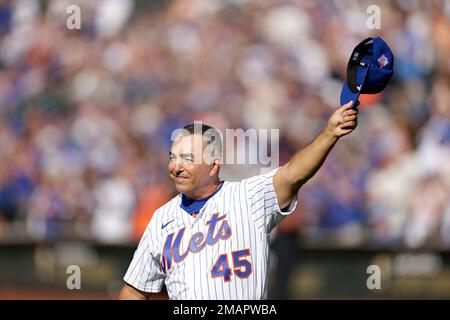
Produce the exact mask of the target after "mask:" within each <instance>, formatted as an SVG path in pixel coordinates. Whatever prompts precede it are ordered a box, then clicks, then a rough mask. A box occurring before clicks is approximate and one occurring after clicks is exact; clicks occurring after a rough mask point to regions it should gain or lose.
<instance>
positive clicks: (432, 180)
mask: <svg viewBox="0 0 450 320" xmlns="http://www.w3.org/2000/svg"><path fill="white" fill-rule="evenodd" d="M373 2H374V1H370V2H365V1H349V0H347V1H337V0H336V1H319V0H315V1H313V0H304V1H300V0H299V1H294V0H283V1H269V0H264V1H263V0H253V1H251V0H228V1H219V0H190V1H184V0H173V1H151V2H146V1H138V0H136V1H124V0H101V1H87V0H86V1H82V0H78V1H76V0H74V1H64V0H62V1H55V0H49V1H34V0H17V1H0V37H1V40H0V68H1V69H0V159H1V161H0V242H1V241H23V240H30V239H31V240H33V241H39V240H58V239H81V240H93V241H100V242H104V243H119V244H122V243H130V242H133V241H136V240H137V239H139V237H140V235H141V234H142V232H143V229H144V228H145V226H146V224H147V222H148V221H149V219H150V218H151V214H152V212H153V211H154V210H155V209H156V208H158V207H159V206H160V205H162V204H163V203H165V202H166V201H167V200H168V199H170V198H171V197H173V196H174V195H175V190H174V188H173V186H172V184H171V182H170V180H169V178H168V176H167V174H166V166H167V160H168V148H169V146H170V142H171V141H170V135H171V133H172V131H173V130H174V129H176V128H179V127H181V126H184V125H185V124H187V123H191V122H193V121H194V120H201V121H203V122H204V123H207V124H210V125H213V126H215V127H217V128H218V129H220V130H223V131H222V132H224V130H225V128H242V129H244V130H245V129H249V128H256V129H260V128H266V129H270V128H278V129H280V146H279V149H280V163H281V164H283V163H284V162H285V161H287V159H289V157H290V156H292V155H293V154H294V152H295V151H296V150H298V149H299V148H300V147H302V146H304V145H305V144H306V143H308V141H309V140H310V139H312V138H313V137H314V136H315V135H316V134H317V133H318V132H319V130H320V129H321V128H322V127H323V125H324V124H325V121H326V119H327V117H328V115H329V114H330V113H331V112H332V110H333V109H334V108H336V107H338V101H339V94H340V89H341V87H342V83H343V80H344V79H345V75H346V73H345V72H346V65H347V62H348V58H349V55H350V53H351V51H352V50H353V47H354V46H355V45H356V44H357V43H359V42H360V41H361V40H363V39H364V38H366V37H368V36H381V37H383V39H385V41H386V42H387V43H388V44H389V45H390V47H391V49H392V51H393V52H394V54H395V74H394V78H393V79H392V81H391V82H390V84H389V86H388V88H387V89H386V90H385V91H384V92H383V93H381V94H378V95H371V96H362V97H361V106H360V115H359V127H358V129H357V130H356V131H355V132H354V133H353V134H352V135H350V136H347V137H345V138H343V142H341V143H338V144H337V145H336V147H335V149H334V150H333V152H332V154H331V155H330V156H329V158H328V159H327V161H326V162H325V164H324V167H323V168H322V169H321V171H320V172H319V173H318V174H317V175H316V176H315V177H314V178H313V179H312V180H311V181H310V182H309V183H308V184H307V185H305V186H304V187H303V188H302V189H301V191H300V193H299V206H298V207H299V208H298V212H297V214H296V215H294V216H293V217H292V218H290V219H287V220H285V222H284V225H282V226H281V227H280V232H283V230H293V229H295V230H299V231H300V233H301V234H302V235H303V237H304V238H305V239H309V240H310V241H313V242H314V241H315V240H317V241H322V240H323V239H325V240H327V239H328V241H329V242H330V243H332V244H336V243H338V244H341V245H349V246H357V245H383V246H396V245H401V246H404V245H406V246H409V247H419V246H424V245H432V246H447V247H449V246H450V161H449V160H450V58H449V57H450V32H449V31H450V2H448V1H414V0H398V1H397V0H392V1H378V2H379V3H378V5H379V7H380V13H381V29H369V28H368V27H367V23H366V22H367V19H368V17H369V14H368V13H367V12H366V9H367V7H368V6H369V5H371V4H373ZM71 4H77V5H79V7H80V9H81V29H80V30H76V29H75V30H69V29H68V28H67V26H66V19H67V17H68V16H69V15H70V14H68V13H67V12H66V8H67V7H68V6H69V5H71ZM257 169H258V168H255V170H253V171H252V170H242V168H241V169H240V168H239V166H238V165H236V166H230V167H225V168H224V170H223V175H224V177H225V178H227V179H241V178H244V177H246V176H248V175H249V174H255V173H257V172H258V170H257Z"/></svg>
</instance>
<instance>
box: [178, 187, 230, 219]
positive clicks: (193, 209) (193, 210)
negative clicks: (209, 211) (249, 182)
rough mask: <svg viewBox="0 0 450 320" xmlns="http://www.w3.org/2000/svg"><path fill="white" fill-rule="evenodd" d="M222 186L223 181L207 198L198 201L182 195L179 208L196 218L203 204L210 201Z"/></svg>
mask: <svg viewBox="0 0 450 320" xmlns="http://www.w3.org/2000/svg"><path fill="white" fill-rule="evenodd" d="M223 184H224V181H220V185H219V187H218V188H217V189H216V190H215V191H214V192H213V193H211V194H210V195H209V196H207V197H206V198H203V199H199V200H192V199H190V198H188V197H187V196H186V195H185V194H184V193H182V194H181V204H180V207H181V209H183V210H184V211H186V212H187V213H189V214H190V215H191V216H197V214H198V213H199V212H200V210H201V209H202V208H203V206H204V205H205V203H206V202H207V201H208V200H209V199H211V198H212V197H213V196H214V195H215V194H216V193H217V192H219V190H220V189H222V186H223Z"/></svg>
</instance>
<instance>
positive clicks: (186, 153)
mask: <svg viewBox="0 0 450 320" xmlns="http://www.w3.org/2000/svg"><path fill="white" fill-rule="evenodd" d="M202 140H203V139H202V136H201V135H199V134H191V135H186V136H178V137H177V138H176V139H175V140H174V141H173V143H172V147H171V149H170V151H169V157H170V159H169V164H168V166H167V168H168V171H169V175H170V178H171V179H172V180H173V182H174V183H175V188H176V189H177V191H178V192H182V193H184V194H187V195H192V194H195V193H196V190H198V189H199V188H202V187H204V186H205V185H207V184H208V181H209V179H210V178H211V175H210V173H211V169H212V166H211V165H208V164H206V163H205V161H204V158H203V143H202Z"/></svg>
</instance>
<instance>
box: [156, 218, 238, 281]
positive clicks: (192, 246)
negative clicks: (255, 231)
mask: <svg viewBox="0 0 450 320" xmlns="http://www.w3.org/2000/svg"><path fill="white" fill-rule="evenodd" d="M226 216H227V215H226V214H224V215H222V216H221V215H220V214H219V213H215V214H213V215H212V217H211V220H209V221H207V222H206V223H205V225H209V227H208V232H207V234H206V238H205V235H204V234H203V232H197V233H194V234H193V235H192V237H191V239H190V240H189V245H188V248H187V250H186V251H185V252H180V243H181V241H182V239H183V235H184V231H185V230H186V227H184V228H182V229H180V230H179V231H178V233H177V236H176V237H175V240H173V238H174V236H175V233H171V234H169V235H168V236H167V238H166V242H165V244H164V248H163V253H162V258H161V268H162V270H163V272H164V273H166V272H168V271H169V270H170V268H171V267H172V263H179V262H181V261H183V260H184V258H186V257H187V255H188V254H189V252H192V253H197V252H200V251H201V250H203V248H204V247H205V246H206V245H209V246H213V245H215V244H216V243H217V242H218V241H219V240H227V239H228V238H229V237H230V236H231V229H230V225H229V224H228V221H227V220H226V219H225V218H226ZM220 222H221V224H220V227H218V228H216V227H217V226H218V225H219V223H220ZM216 229H217V232H216Z"/></svg>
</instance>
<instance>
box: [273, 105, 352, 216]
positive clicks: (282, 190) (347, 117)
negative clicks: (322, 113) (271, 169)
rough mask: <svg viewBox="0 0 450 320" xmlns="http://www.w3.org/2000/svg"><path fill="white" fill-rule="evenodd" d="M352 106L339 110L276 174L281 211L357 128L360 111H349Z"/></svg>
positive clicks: (275, 181) (276, 191)
mask: <svg viewBox="0 0 450 320" xmlns="http://www.w3.org/2000/svg"><path fill="white" fill-rule="evenodd" d="M351 105H352V102H351V101H350V102H349V103H347V104H345V105H343V106H341V107H340V108H339V109H337V110H336V111H335V112H334V113H333V114H332V115H331V117H330V118H329V120H328V123H327V126H326V127H325V128H324V129H323V130H322V131H321V132H320V133H319V134H318V135H317V136H316V137H315V138H314V140H313V141H311V142H310V143H309V144H308V145H307V146H305V147H304V148H303V149H301V150H299V151H298V152H297V153H296V154H295V155H294V156H293V157H292V158H291V159H290V160H289V161H288V162H287V163H286V164H285V165H283V166H282V167H281V168H280V169H279V170H278V171H277V172H276V174H275V176H274V178H273V184H274V188H275V193H276V195H277V199H278V204H279V206H280V208H284V207H286V206H287V205H288V204H289V202H290V201H291V199H292V198H293V197H294V196H295V195H296V194H297V192H298V190H299V189H300V187H301V186H302V185H303V184H305V183H306V182H307V181H308V180H309V179H310V178H311V177H312V176H314V174H315V173H316V172H317V170H319V168H320V167H321V166H322V164H323V162H324V161H325V159H326V157H327V155H328V153H329V152H330V150H331V149H332V148H333V146H334V144H335V143H336V141H337V140H338V139H339V138H340V137H343V136H345V135H347V134H349V133H350V132H352V131H353V130H354V129H355V128H356V125H357V114H358V111H357V110H354V109H348V108H349V107H350V106H351ZM347 109H348V110H347Z"/></svg>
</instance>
